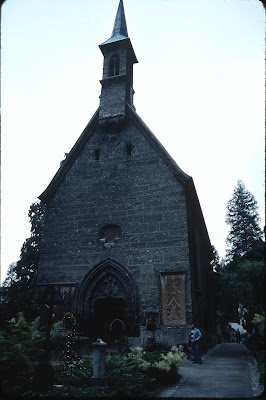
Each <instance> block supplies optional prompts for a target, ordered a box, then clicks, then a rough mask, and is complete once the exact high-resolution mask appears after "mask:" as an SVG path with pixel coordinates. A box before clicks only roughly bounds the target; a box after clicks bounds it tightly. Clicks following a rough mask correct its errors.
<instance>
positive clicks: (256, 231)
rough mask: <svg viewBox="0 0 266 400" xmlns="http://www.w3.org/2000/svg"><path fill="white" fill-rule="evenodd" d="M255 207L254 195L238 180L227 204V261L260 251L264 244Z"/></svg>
mask: <svg viewBox="0 0 266 400" xmlns="http://www.w3.org/2000/svg"><path fill="white" fill-rule="evenodd" d="M257 209H258V207H257V201H256V199H255V197H254V196H253V194H251V193H250V192H249V191H248V190H246V188H245V185H244V183H243V182H242V181H240V180H239V181H238V182H237V185H236V187H235V189H234V192H233V197H232V198H231V200H229V201H228V204H227V214H226V220H225V221H226V223H227V224H228V225H229V226H230V229H229V233H228V236H227V239H226V242H227V244H228V245H229V248H228V250H227V254H226V255H227V261H237V260H239V259H243V257H246V258H249V256H250V257H252V253H254V251H255V250H257V252H259V253H261V250H262V248H263V247H264V245H263V242H262V231H261V229H260V226H259V222H260V218H259V214H258V211H257ZM253 258H254V254H253ZM256 258H257V257H256Z"/></svg>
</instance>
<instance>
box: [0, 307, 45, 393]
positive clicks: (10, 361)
mask: <svg viewBox="0 0 266 400" xmlns="http://www.w3.org/2000/svg"><path fill="white" fill-rule="evenodd" d="M38 323H39V319H38V318H37V319H36V320H35V321H33V322H32V323H28V322H27V321H26V320H25V318H24V315H23V313H18V317H17V318H12V319H11V320H10V321H9V323H7V328H6V330H5V331H1V332H0V376H1V384H2V390H3V393H4V394H6V395H9V396H19V395H21V393H23V392H24V391H26V390H29V388H30V386H31V380H32V375H33V369H34V366H33V364H32V363H31V360H32V359H35V358H36V357H37V356H39V355H41V354H42V346H43V341H44V337H43V336H42V335H41V334H39V332H38V330H37V327H38Z"/></svg>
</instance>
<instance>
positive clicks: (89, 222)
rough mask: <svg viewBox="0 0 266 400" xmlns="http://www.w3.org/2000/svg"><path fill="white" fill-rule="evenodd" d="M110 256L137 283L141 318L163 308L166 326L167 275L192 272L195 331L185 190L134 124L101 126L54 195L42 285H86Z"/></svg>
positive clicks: (164, 332) (188, 318)
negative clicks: (164, 280)
mask: <svg viewBox="0 0 266 400" xmlns="http://www.w3.org/2000/svg"><path fill="white" fill-rule="evenodd" d="M114 227H115V228H114ZM108 229H109V231H108ZM112 229H113V230H112ZM103 232H107V233H106V236H107V237H103V236H104V233H103ZM108 232H109V233H108ZM111 232H114V233H113V234H112V233H111ZM112 235H113V237H112ZM107 259H111V260H115V261H116V262H117V263H119V264H120V265H122V266H123V267H124V268H126V269H127V270H128V271H129V273H130V274H131V276H132V277H133V279H134V280H135V282H136V285H137V288H138V296H139V306H140V309H139V312H140V320H141V321H144V320H145V317H144V315H145V312H149V311H156V312H159V314H158V315H159V327H160V326H161V324H162V322H163V321H162V315H161V305H162V290H161V275H162V274H166V273H179V274H185V285H186V315H185V320H182V326H184V327H185V328H182V329H185V331H186V332H187V330H188V327H187V326H186V323H190V322H191V319H192V304H191V290H190V263H189V248H188V229H187V211H186V199H185V191H184V187H183V185H182V184H180V183H179V182H177V180H176V179H175V177H174V176H173V174H172V172H170V170H169V169H168V168H167V166H166V165H165V164H164V162H163V160H162V159H161V158H160V157H159V156H158V154H157V153H156V151H155V150H154V148H153V147H152V145H151V144H150V143H149V142H148V141H147V140H146V139H145V138H144V136H143V135H142V133H141V132H140V131H139V129H138V128H137V126H136V125H135V124H134V123H133V122H132V121H128V124H127V125H126V126H125V128H124V129H123V130H122V131H121V132H113V133H106V132H104V131H102V130H101V129H100V128H99V127H97V128H96V129H95V131H94V133H93V135H92V136H91V137H90V138H89V140H88V141H87V143H86V145H85V146H84V148H83V150H82V151H81V153H80V154H79V156H78V158H77V159H76V161H75V162H74V163H73V165H72V167H71V169H70V170H69V171H68V173H67V174H66V175H65V177H64V179H63V180H62V182H61V183H60V186H59V187H58V188H57V191H56V192H55V194H54V195H53V197H52V198H51V199H50V201H49V203H48V205H47V210H46V215H45V228H44V235H43V242H42V246H41V257H40V266H39V271H38V283H39V284H41V283H61V284H65V285H67V284H68V283H72V284H73V282H74V283H76V286H77V287H78V285H80V284H81V283H82V281H83V280H84V278H85V277H86V275H87V274H88V273H89V272H90V271H91V270H92V269H93V268H94V267H95V266H96V265H98V264H99V263H101V262H103V261H104V260H107ZM159 327H158V328H159ZM159 329H161V331H160V334H159V333H158V335H159V336H160V338H161V339H163V337H166V338H169V337H170V336H171V335H170V334H169V332H170V330H172V331H173V332H175V333H174V336H175V338H174V340H175V343H176V339H177V336H176V335H177V332H178V331H179V330H178V329H179V328H178V329H177V326H176V325H173V326H171V327H170V328H167V326H162V328H159ZM181 336H182V338H183V337H184V334H183V333H182V334H181ZM167 340H168V339H167ZM169 340H170V339H169ZM182 340H183V339H182Z"/></svg>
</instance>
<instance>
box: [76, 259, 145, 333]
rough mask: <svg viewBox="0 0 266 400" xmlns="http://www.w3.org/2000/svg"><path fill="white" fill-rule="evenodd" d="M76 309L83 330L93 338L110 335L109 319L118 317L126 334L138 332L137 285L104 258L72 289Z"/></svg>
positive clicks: (120, 268) (125, 273)
mask: <svg viewBox="0 0 266 400" xmlns="http://www.w3.org/2000/svg"><path fill="white" fill-rule="evenodd" d="M75 306H76V307H75V308H76V313H77V314H78V315H79V316H80V319H81V325H82V326H83V331H84V333H86V334H88V335H89V336H91V337H93V338H95V339H97V336H99V335H101V338H103V339H105V340H108V339H110V337H111V327H112V322H113V321H114V320H115V319H119V320H121V321H122V324H123V325H124V326H125V334H126V335H127V336H139V321H138V315H139V309H138V291H137V286H136V283H135V281H134V279H133V278H132V276H131V274H130V273H129V272H128V271H127V270H126V268H124V267H123V266H121V265H120V264H118V263H117V262H115V261H113V260H111V259H107V260H105V261H103V262H101V263H100V264H98V265H96V266H95V267H94V268H93V269H92V270H91V271H90V272H89V273H88V274H87V275H86V276H85V277H84V279H83V281H82V283H81V285H80V286H79V287H78V288H77V290H76V300H75Z"/></svg>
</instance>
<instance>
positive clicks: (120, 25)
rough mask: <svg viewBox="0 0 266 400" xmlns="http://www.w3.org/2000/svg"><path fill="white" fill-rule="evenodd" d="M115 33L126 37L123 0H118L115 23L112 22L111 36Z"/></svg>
mask: <svg viewBox="0 0 266 400" xmlns="http://www.w3.org/2000/svg"><path fill="white" fill-rule="evenodd" d="M116 35H121V36H125V37H128V33H127V23H126V17H125V10H124V4H123V0H120V3H119V6H118V10H117V14H116V18H115V23H114V28H113V32H112V36H111V37H113V36H116Z"/></svg>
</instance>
